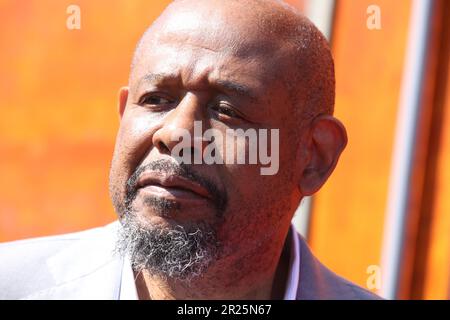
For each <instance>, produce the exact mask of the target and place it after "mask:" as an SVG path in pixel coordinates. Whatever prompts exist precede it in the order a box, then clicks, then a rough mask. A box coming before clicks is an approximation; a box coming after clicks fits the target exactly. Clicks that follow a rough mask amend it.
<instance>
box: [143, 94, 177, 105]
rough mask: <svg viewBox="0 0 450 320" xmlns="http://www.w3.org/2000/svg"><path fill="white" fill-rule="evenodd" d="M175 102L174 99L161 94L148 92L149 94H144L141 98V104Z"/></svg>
mask: <svg viewBox="0 0 450 320" xmlns="http://www.w3.org/2000/svg"><path fill="white" fill-rule="evenodd" d="M171 103H173V100H170V99H168V98H165V97H163V96H161V95H158V94H148V95H144V96H143V97H142V98H141V99H140V100H139V104H140V105H144V104H147V105H155V106H158V105H165V104H171Z"/></svg>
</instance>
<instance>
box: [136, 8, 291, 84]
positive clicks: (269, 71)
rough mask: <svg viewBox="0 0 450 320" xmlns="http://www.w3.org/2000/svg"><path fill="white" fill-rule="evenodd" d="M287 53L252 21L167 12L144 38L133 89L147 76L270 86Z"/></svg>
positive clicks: (205, 12) (231, 16) (233, 14)
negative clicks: (221, 80) (234, 80)
mask: <svg viewBox="0 0 450 320" xmlns="http://www.w3.org/2000/svg"><path fill="white" fill-rule="evenodd" d="M288 51H289V50H288V45H287V44H284V43H283V42H282V41H280V40H279V39H277V38H276V37H274V36H273V35H270V34H266V33H263V32H261V30H260V28H258V25H257V22H256V20H255V19H253V18H251V17H249V16H248V15H245V16H243V15H242V13H239V12H223V11H221V12H218V11H215V10H213V9H208V8H203V9H202V10H201V11H198V12H197V11H195V10H192V9H189V10H187V9H186V10H177V11H176V12H170V11H169V12H165V13H164V14H163V15H162V16H161V17H160V18H158V20H157V21H156V22H155V24H154V25H153V26H152V27H151V28H150V29H149V30H148V31H147V32H146V34H145V35H144V36H143V38H142V40H141V43H140V45H139V47H138V49H137V51H136V56H135V59H134V67H133V69H132V71H131V72H132V74H131V77H130V85H131V86H136V85H138V84H139V83H140V82H141V81H142V79H143V78H144V77H145V76H146V75H147V74H149V73H152V74H171V75H173V76H175V75H176V76H179V77H182V78H184V79H189V78H192V77H199V76H203V78H204V79H205V81H206V80H207V79H208V78H212V79H222V78H239V79H240V80H241V81H246V82H253V83H254V84H255V85H262V84H268V83H270V82H271V81H272V80H273V79H277V78H279V76H280V73H282V71H283V69H284V66H285V65H286V61H287V60H288V58H287V57H288ZM230 80H233V79H230Z"/></svg>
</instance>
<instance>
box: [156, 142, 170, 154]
mask: <svg viewBox="0 0 450 320" xmlns="http://www.w3.org/2000/svg"><path fill="white" fill-rule="evenodd" d="M157 147H158V149H159V150H160V151H161V152H162V153H168V152H169V151H170V150H169V148H168V147H167V146H166V145H165V144H164V142H162V141H159V142H158V145H157Z"/></svg>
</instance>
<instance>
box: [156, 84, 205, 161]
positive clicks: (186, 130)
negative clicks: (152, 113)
mask: <svg viewBox="0 0 450 320" xmlns="http://www.w3.org/2000/svg"><path fill="white" fill-rule="evenodd" d="M201 100H202V99H201V97H200V96H198V95H195V94H192V93H187V94H186V95H185V96H184V97H183V99H182V100H181V101H180V103H179V104H178V105H177V106H176V108H174V109H173V110H171V111H170V112H169V113H168V114H167V115H166V116H165V118H164V119H163V123H162V125H161V126H160V128H159V129H158V130H156V131H155V133H154V134H153V138H152V142H153V145H154V146H155V147H156V148H157V149H158V150H159V152H161V153H163V154H172V155H174V156H176V157H184V156H186V152H188V154H189V155H190V156H189V157H193V156H195V155H197V156H198V155H203V151H204V149H205V147H206V146H207V145H208V143H209V142H208V141H205V140H204V139H203V125H204V121H203V120H204V116H203V113H204V112H203V108H202V101H201ZM177 146H178V147H177ZM176 147H177V148H176ZM175 148H176V150H175ZM174 153H175V154H174ZM192 163H193V162H192Z"/></svg>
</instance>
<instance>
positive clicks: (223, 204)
mask: <svg viewBox="0 0 450 320" xmlns="http://www.w3.org/2000/svg"><path fill="white" fill-rule="evenodd" d="M204 14H205V13H204V12H203V13H202V14H200V13H199V14H198V15H197V14H196V13H195V12H192V11H189V12H181V13H178V14H177V15H169V16H168V17H165V16H163V17H162V18H161V19H160V21H159V22H157V24H156V25H155V26H153V29H152V30H151V32H150V33H149V34H147V35H146V36H145V37H144V40H143V43H142V45H141V47H140V48H139V50H138V53H137V55H138V56H137V58H136V61H135V65H134V67H133V69H132V74H131V76H130V87H129V93H128V96H127V99H126V105H125V106H124V108H123V113H122V114H121V122H120V128H119V132H118V136H117V141H116V147H115V152H114V157H113V161H112V167H111V173H110V191H111V195H112V198H113V203H114V205H115V208H116V211H117V212H118V213H119V214H120V215H125V214H130V212H132V213H133V214H134V215H135V216H136V217H137V219H138V220H139V222H140V223H141V224H142V225H146V226H151V227H154V228H159V229H161V230H164V229H165V228H172V227H174V226H182V227H186V228H187V229H189V230H191V229H192V227H195V226H203V225H207V226H208V228H210V229H211V230H213V231H214V234H215V237H216V241H217V242H218V243H220V246H221V248H222V254H223V255H228V254H233V253H234V252H238V251H239V250H241V251H245V250H247V251H248V250H251V249H252V248H254V247H255V246H257V245H258V243H263V242H265V241H270V239H271V236H272V235H273V233H274V232H276V231H277V230H279V226H280V225H282V224H285V223H286V221H287V220H290V218H291V215H292V213H293V211H294V210H295V208H296V206H297V205H298V202H299V199H300V194H299V191H298V188H297V183H296V181H298V177H299V175H298V174H297V172H298V171H297V170H298V165H297V163H296V162H295V160H296V158H295V157H296V150H297V147H298V146H297V141H298V138H296V137H294V134H295V133H296V132H297V133H298V131H296V130H295V126H297V125H298V123H297V122H296V121H297V120H296V119H295V117H294V116H293V112H292V110H293V108H292V102H291V100H290V99H289V95H288V93H287V90H286V88H285V86H284V85H283V83H285V81H288V80H286V79H285V76H283V74H284V71H285V70H286V68H288V64H287V62H286V58H285V57H286V56H287V54H286V49H285V48H283V47H282V46H281V45H280V44H279V43H277V42H276V39H262V38H261V36H260V35H258V32H257V31H255V30H251V29H248V25H246V24H245V21H241V20H240V19H239V18H238V17H235V15H234V13H233V12H229V14H221V15H220V16H219V15H216V14H215V13H214V12H210V16H209V19H205V16H204ZM224 16H226V17H227V19H224ZM245 28H247V30H246V29H245ZM243 30H246V31H245V32H243ZM199 124H201V129H202V132H204V131H205V130H208V129H214V130H216V132H219V133H221V134H222V136H223V137H226V136H227V134H228V133H229V132H231V131H228V133H227V130H236V129H243V130H244V131H245V130H248V129H254V130H256V131H255V132H257V133H259V132H262V131H260V130H261V129H267V131H266V132H268V133H269V135H268V139H267V142H266V147H267V149H268V155H271V154H270V153H271V151H272V153H278V154H272V155H271V156H272V161H277V162H278V168H277V169H278V170H277V172H276V173H275V174H272V175H263V174H261V168H262V167H267V166H269V165H267V164H266V165H263V164H261V163H260V162H259V159H258V163H257V164H249V163H248V162H249V161H248V158H247V161H245V164H237V163H227V162H226V161H225V163H223V164H220V163H213V164H206V163H204V162H202V163H200V164H180V163H179V162H177V161H176V159H175V157H174V155H173V152H172V151H173V149H174V148H175V147H176V146H177V143H178V141H173V137H174V136H177V134H178V133H179V132H180V130H184V132H189V133H191V135H192V137H195V135H194V127H195V125H197V127H198V125H199ZM271 129H279V137H278V139H277V141H276V143H277V146H276V147H277V148H278V149H277V148H275V146H274V145H271V142H272V140H271V138H270V132H271V131H270V130H271ZM272 132H273V131H272ZM197 133H198V132H197ZM197 138H198V137H196V138H194V139H197ZM258 142H259V141H258ZM210 143H211V142H208V141H203V142H202V143H200V144H195V143H194V142H192V145H191V147H192V148H185V149H183V152H189V151H191V152H193V153H195V152H203V151H204V148H206V147H207V146H208V145H209V144H210ZM215 143H216V145H217V148H216V150H217V152H219V153H220V156H222V158H223V157H225V153H226V152H230V150H229V147H230V145H227V144H225V143H223V142H222V141H215ZM259 147H260V145H259ZM198 149H200V150H198ZM250 149H251V148H250V145H249V142H248V140H245V139H242V138H238V139H237V140H236V143H235V144H234V147H233V151H232V152H231V153H232V154H234V155H235V156H236V157H237V153H238V152H245V154H246V155H247V157H248V155H249V153H250V152H253V151H254V150H253V151H252V150H250ZM276 149H277V150H276ZM274 150H275V151H278V152H273V151H274ZM275 157H276V159H275Z"/></svg>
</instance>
